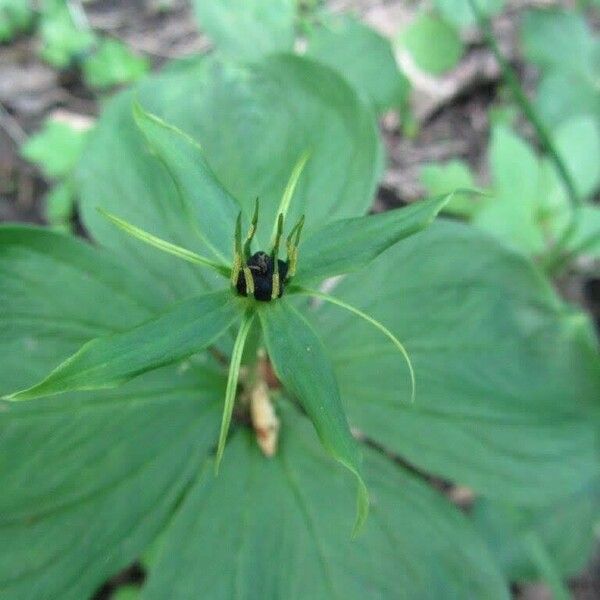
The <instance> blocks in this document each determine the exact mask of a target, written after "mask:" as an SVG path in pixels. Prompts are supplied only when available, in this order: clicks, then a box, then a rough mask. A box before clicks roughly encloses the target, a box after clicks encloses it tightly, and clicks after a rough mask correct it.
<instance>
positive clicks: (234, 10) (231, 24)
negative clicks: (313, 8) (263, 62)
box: [193, 0, 296, 61]
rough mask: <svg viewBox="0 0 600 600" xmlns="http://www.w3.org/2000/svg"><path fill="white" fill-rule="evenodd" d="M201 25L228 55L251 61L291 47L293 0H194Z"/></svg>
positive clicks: (293, 13) (292, 40)
mask: <svg viewBox="0 0 600 600" xmlns="http://www.w3.org/2000/svg"><path fill="white" fill-rule="evenodd" d="M193 4H194V9H195V12H196V16H197V18H198V21H199V25H200V29H201V30H202V31H205V32H206V33H207V34H208V35H209V36H210V37H211V38H212V40H213V41H214V42H215V45H216V46H217V48H218V49H219V50H220V51H221V52H222V53H223V54H226V55H228V56H229V57H231V58H234V59H237V60H243V61H252V60H256V59H259V58H261V57H262V56H263V55H266V54H270V53H272V52H282V51H289V50H292V48H293V45H294V18H295V14H296V3H295V2H294V0H194V3H193Z"/></svg>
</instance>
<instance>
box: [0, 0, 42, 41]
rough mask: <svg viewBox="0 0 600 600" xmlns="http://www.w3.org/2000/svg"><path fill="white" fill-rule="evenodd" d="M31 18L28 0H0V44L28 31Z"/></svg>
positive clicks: (32, 14)
mask: <svg viewBox="0 0 600 600" xmlns="http://www.w3.org/2000/svg"><path fill="white" fill-rule="evenodd" d="M33 17H34V13H33V10H32V8H31V6H30V2H29V0H0V43H5V42H9V41H10V40H12V39H13V38H14V37H15V36H16V35H18V34H19V33H21V32H23V31H26V30H27V29H29V27H30V26H31V24H32V22H33Z"/></svg>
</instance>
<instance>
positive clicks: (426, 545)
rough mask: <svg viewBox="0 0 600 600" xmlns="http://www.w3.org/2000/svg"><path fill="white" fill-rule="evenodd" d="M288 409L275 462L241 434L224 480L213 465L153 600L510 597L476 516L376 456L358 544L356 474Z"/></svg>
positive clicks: (179, 523)
mask: <svg viewBox="0 0 600 600" xmlns="http://www.w3.org/2000/svg"><path fill="white" fill-rule="evenodd" d="M284 409H285V410H284ZM280 412H281V413H282V419H283V426H282V439H281V445H280V450H279V452H278V454H277V455H276V456H275V457H273V458H271V459H267V458H265V457H264V456H263V455H262V454H261V453H260V451H259V450H258V448H257V447H256V443H255V442H254V440H253V439H252V438H251V436H250V435H249V434H248V433H247V432H244V431H240V432H238V434H237V435H236V436H235V437H234V438H233V439H232V441H231V442H230V444H229V446H228V449H227V454H226V456H225V459H224V461H223V465H222V468H221V474H220V475H219V478H218V479H215V478H214V477H213V476H212V472H211V471H212V469H211V465H206V467H205V469H204V473H202V474H201V476H200V477H199V478H198V480H197V482H196V483H195V485H194V487H193V488H192V490H191V491H190V493H189V495H188V496H187V498H186V499H185V501H184V502H183V504H182V505H181V508H180V510H179V511H178V512H177V514H176V516H175V518H174V519H173V522H172V525H171V526H170V527H169V529H168V530H167V532H166V534H165V539H164V545H163V547H162V551H161V553H160V554H159V556H158V559H157V563H156V565H155V568H154V569H153V570H152V571H151V573H150V577H149V579H148V581H147V583H146V585H145V586H144V588H143V597H144V598H145V599H147V600H155V599H162V598H165V597H175V598H187V597H197V596H202V597H204V596H206V597H210V598H211V600H228V599H230V598H234V597H238V598H243V599H251V598H252V599H258V598H285V599H286V600H304V599H306V598H315V599H316V598H319V599H321V598H345V599H348V600H364V599H365V598H402V599H411V598H419V599H422V600H434V599H439V598H478V599H481V600H492V599H493V600H503V599H508V597H509V595H508V590H507V586H506V584H505V583H504V581H503V580H502V578H501V576H500V575H499V573H498V570H497V567H496V565H495V564H494V562H493V560H492V559H491V558H490V553H489V551H488V550H487V548H486V547H485V545H484V544H482V542H481V540H480V539H478V537H477V535H476V534H475V532H474V530H473V528H472V527H471V525H470V524H469V522H468V521H467V519H466V518H465V517H464V516H463V515H461V514H460V512H459V511H458V510H456V509H455V508H454V507H453V506H452V505H451V504H450V503H449V502H448V501H447V500H446V499H445V498H444V497H443V496H441V495H440V494H439V493H438V492H436V491H434V490H433V489H431V488H430V487H429V486H427V485H426V484H424V483H423V482H422V481H419V480H418V479H417V478H415V477H414V476H413V475H411V474H409V473H408V472H407V471H406V470H405V469H404V468H402V467H399V466H398V465H397V464H395V463H394V462H393V461H392V460H390V459H389V458H387V457H384V456H381V455H379V454H377V453H376V452H374V451H373V450H369V449H367V450H366V451H365V459H366V460H365V473H366V476H367V481H368V483H369V488H370V489H371V490H372V492H373V498H374V502H373V507H372V509H371V510H372V514H371V516H370V517H369V519H368V520H367V522H366V524H365V527H364V530H363V531H362V532H361V534H360V535H359V536H358V537H357V538H356V539H353V540H350V539H349V538H348V527H347V523H348V520H349V519H351V517H352V510H353V506H352V498H351V496H352V494H351V490H352V483H353V482H352V480H351V477H349V476H348V475H347V474H346V473H344V472H340V470H339V469H338V468H336V465H335V464H334V463H332V461H331V460H330V459H329V458H328V457H327V456H326V455H325V454H324V452H323V450H322V449H321V448H320V447H319V445H318V442H317V440H316V439H315V436H314V433H313V432H312V431H311V429H310V426H309V425H308V422H307V420H306V419H304V418H302V417H299V416H298V415H297V414H296V413H295V411H293V410H290V409H289V407H287V406H285V405H283V406H281V407H280ZM207 540H211V543H210V544H208V543H207ZM274 557H277V560H275V559H274ZM199 565H202V568H199Z"/></svg>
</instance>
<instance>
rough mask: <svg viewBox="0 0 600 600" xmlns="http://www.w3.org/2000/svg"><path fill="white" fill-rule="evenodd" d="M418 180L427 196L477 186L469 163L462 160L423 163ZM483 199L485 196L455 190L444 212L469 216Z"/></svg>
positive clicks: (477, 208)
mask: <svg viewBox="0 0 600 600" xmlns="http://www.w3.org/2000/svg"><path fill="white" fill-rule="evenodd" d="M420 180H421V183H422V184H423V185H424V186H425V188H426V190H427V193H428V195H429V196H440V195H442V194H450V193H451V192H454V190H461V189H462V190H469V189H471V190H472V189H475V188H476V187H477V184H476V183H475V179H474V177H473V173H471V169H470V168H469V165H468V164H467V163H466V162H464V161H462V160H451V161H448V162H446V163H429V164H425V165H423V166H422V167H421V173H420ZM484 201H485V198H482V197H481V196H478V195H476V194H467V193H462V192H455V193H454V194H452V198H451V200H450V201H449V202H448V204H446V206H444V209H443V210H444V212H445V213H450V214H453V215H458V216H463V217H466V218H471V217H472V216H473V215H475V214H476V213H477V211H478V210H479V209H480V208H481V206H482V205H483V203H484Z"/></svg>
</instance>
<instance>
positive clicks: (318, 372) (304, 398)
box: [258, 298, 369, 531]
mask: <svg viewBox="0 0 600 600" xmlns="http://www.w3.org/2000/svg"><path fill="white" fill-rule="evenodd" d="M258 315H259V317H260V323H261V326H262V331H263V334H264V338H265V344H266V347H267V352H268V354H269V358H270V360H271V362H272V363H273V367H274V369H275V372H276V373H277V376H278V378H279V379H280V381H281V382H282V384H283V386H284V387H285V389H286V391H287V392H288V393H289V394H290V395H291V396H292V397H293V398H295V399H297V400H298V402H300V404H301V405H302V407H303V408H304V410H305V411H306V412H307V414H308V416H309V418H310V419H311V421H312V423H313V425H314V426H315V429H316V431H317V433H318V435H319V438H320V439H321V442H322V443H323V445H324V447H325V448H326V449H327V451H328V452H329V453H330V454H331V455H332V456H333V457H334V458H335V459H336V460H338V461H339V462H340V463H342V464H343V465H344V466H345V467H346V468H347V469H349V470H350V471H351V472H352V473H353V474H354V475H355V477H356V479H357V481H358V499H357V502H358V503H357V516H356V523H355V531H357V530H358V528H359V527H360V526H361V525H362V523H363V522H364V520H365V518H366V516H367V512H368V506H369V500H368V495H367V489H366V487H365V484H364V482H363V479H362V476H361V474H360V462H361V455H360V451H359V449H358V446H357V444H356V442H355V441H354V439H353V438H352V434H351V433H350V429H349V427H348V422H347V420H346V415H345V414H344V408H343V406H342V401H341V399H340V394H339V391H338V384H337V381H336V379H335V375H334V373H333V369H332V367H331V364H330V362H329V359H328V357H327V355H326V353H325V349H324V348H323V343H322V342H321V340H320V339H319V337H318V336H317V334H316V333H315V332H314V331H313V329H312V328H311V327H310V325H309V324H308V323H307V322H306V320H305V319H304V318H303V317H302V315H301V314H300V313H299V312H298V311H297V310H296V309H295V308H294V307H293V306H292V305H291V304H289V303H288V301H287V300H285V298H282V299H280V300H277V301H276V302H273V303H271V304H270V305H268V306H265V307H259V309H258Z"/></svg>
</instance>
